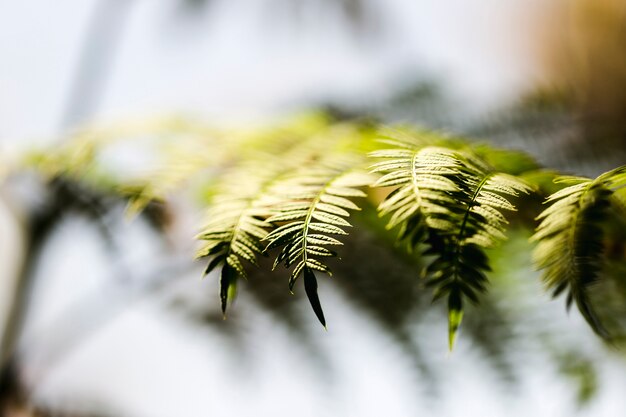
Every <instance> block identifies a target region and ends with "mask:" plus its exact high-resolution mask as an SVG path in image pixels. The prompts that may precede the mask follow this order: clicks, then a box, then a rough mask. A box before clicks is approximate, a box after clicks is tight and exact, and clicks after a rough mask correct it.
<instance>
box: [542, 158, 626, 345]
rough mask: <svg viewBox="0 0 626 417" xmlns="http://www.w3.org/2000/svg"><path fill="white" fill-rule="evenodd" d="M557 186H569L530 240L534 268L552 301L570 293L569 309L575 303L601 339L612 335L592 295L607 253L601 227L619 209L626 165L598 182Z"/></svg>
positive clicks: (551, 200)
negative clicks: (613, 208)
mask: <svg viewBox="0 0 626 417" xmlns="http://www.w3.org/2000/svg"><path fill="white" fill-rule="evenodd" d="M555 182H556V183H561V184H566V185H567V186H566V187H565V188H563V189H561V190H560V191H557V192H556V193H554V194H552V195H551V196H549V197H548V198H547V200H546V204H549V205H550V206H549V207H548V208H547V209H545V210H544V211H543V212H542V213H541V214H540V215H539V216H538V217H537V220H539V221H540V223H539V226H538V227H537V230H536V232H535V234H534V235H533V237H532V238H531V240H533V241H536V242H537V246H536V248H535V251H534V261H535V263H536V265H537V266H538V267H539V268H540V269H543V270H544V272H543V280H544V282H545V284H546V286H547V287H548V288H549V289H551V290H552V294H553V296H554V297H556V296H558V295H559V294H561V293H562V292H563V291H565V290H568V295H567V301H566V305H567V306H568V308H569V307H570V306H571V304H572V303H573V302H576V306H577V307H578V309H579V310H580V313H581V314H582V316H583V317H584V318H585V320H586V321H587V323H589V325H590V326H591V328H592V329H593V330H594V332H596V333H597V334H598V335H599V336H601V337H603V338H608V337H609V333H608V331H607V330H606V329H605V327H604V326H603V324H602V323H601V321H600V319H599V317H598V316H597V315H596V313H595V311H594V308H593V306H592V303H591V300H590V297H589V293H588V290H589V288H590V287H591V286H592V285H593V284H594V283H596V282H597V281H598V280H599V277H600V272H601V269H602V261H603V254H604V247H603V236H604V233H603V228H602V226H603V222H604V220H605V219H606V217H607V214H608V208H609V207H610V206H611V205H612V204H619V203H618V200H617V199H615V197H619V192H620V190H621V189H623V187H624V186H626V166H623V167H620V168H617V169H614V170H612V171H609V172H606V173H604V174H602V175H600V176H599V177H597V178H596V179H595V180H592V179H589V178H583V177H572V176H561V177H557V178H556V179H555Z"/></svg>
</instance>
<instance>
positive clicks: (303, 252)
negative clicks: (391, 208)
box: [265, 162, 372, 326]
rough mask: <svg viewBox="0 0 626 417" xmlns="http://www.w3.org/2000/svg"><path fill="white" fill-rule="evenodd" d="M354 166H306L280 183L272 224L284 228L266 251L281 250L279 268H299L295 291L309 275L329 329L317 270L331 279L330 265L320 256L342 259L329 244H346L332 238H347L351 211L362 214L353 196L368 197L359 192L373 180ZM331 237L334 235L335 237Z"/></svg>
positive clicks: (311, 294)
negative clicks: (320, 298)
mask: <svg viewBox="0 0 626 417" xmlns="http://www.w3.org/2000/svg"><path fill="white" fill-rule="evenodd" d="M353 165H354V163H353V162H342V163H335V164H333V163H328V164H327V165H326V166H318V167H316V168H303V169H301V170H299V171H298V172H296V173H294V174H293V176H292V177H291V178H288V179H286V180H284V181H282V182H281V183H279V184H277V185H276V186H275V187H274V188H273V191H274V193H275V195H276V196H277V198H278V200H279V201H280V202H279V203H277V204H275V205H274V206H273V210H274V214H273V215H272V216H270V217H269V218H268V219H267V221H268V222H270V223H273V224H281V225H280V226H279V227H278V228H276V229H275V230H273V231H272V232H271V233H269V234H268V236H267V237H266V238H265V240H266V241H267V242H268V243H267V245H266V249H265V250H271V249H274V248H278V247H281V248H282V249H281V251H280V253H279V254H278V256H277V257H276V260H275V262H274V267H276V266H278V265H279V264H281V263H283V264H284V265H285V266H286V267H290V266H292V265H295V266H294V269H293V270H292V272H291V276H290V279H289V289H290V291H293V287H294V285H295V283H296V280H297V279H298V278H299V277H300V275H302V274H304V286H305V291H306V294H307V297H308V299H309V302H310V303H311V306H312V307H313V311H314V312H315V314H316V316H317V318H318V319H319V321H320V322H321V323H322V325H324V326H326V320H325V318H324V313H323V311H322V307H321V304H320V301H319V298H318V295H317V280H316V277H315V273H314V271H318V272H323V273H326V274H328V275H331V270H330V268H328V266H327V265H326V264H325V263H324V262H323V261H321V260H320V259H318V258H322V259H323V258H328V257H334V256H336V255H337V253H336V252H334V251H332V250H330V249H329V248H327V246H333V245H341V244H342V243H341V241H340V240H338V239H336V238H335V237H333V236H341V235H347V232H346V231H345V228H347V227H350V226H351V225H350V222H348V221H347V220H346V218H348V217H349V216H350V212H349V211H350V210H359V207H358V205H356V204H355V203H354V202H353V201H352V200H351V199H350V198H357V197H364V196H365V195H366V194H365V193H364V192H363V191H361V190H360V189H359V188H361V187H364V186H367V185H369V184H371V182H372V176H371V175H368V174H366V173H364V172H360V171H359V170H358V169H353ZM331 235H332V236H331Z"/></svg>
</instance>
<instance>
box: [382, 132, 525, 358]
mask: <svg viewBox="0 0 626 417" xmlns="http://www.w3.org/2000/svg"><path fill="white" fill-rule="evenodd" d="M396 144H397V145H398V146H402V147H401V148H399V149H395V150H394V149H387V150H382V151H376V152H372V153H371V156H373V157H377V158H385V159H386V161H383V162H379V163H376V164H374V165H373V167H372V170H373V171H374V172H382V173H384V175H383V176H382V177H381V178H380V179H379V180H378V182H377V183H376V184H375V185H376V186H379V187H396V188H395V189H394V190H393V191H392V192H391V194H390V195H389V196H388V197H387V198H386V199H385V200H384V201H383V202H382V203H381V204H380V206H379V212H380V215H381V216H384V215H389V216H390V217H389V220H388V224H387V227H388V228H390V229H391V228H394V227H397V226H399V229H400V231H399V240H401V241H404V242H406V243H407V247H408V249H409V250H411V249H412V248H413V247H415V246H417V245H419V244H422V243H425V244H426V245H427V246H428V249H427V250H426V251H425V252H424V254H425V255H432V256H434V257H435V260H434V261H433V262H432V263H431V264H430V265H429V266H428V267H427V269H426V272H427V275H428V277H429V280H428V284H429V285H431V286H433V287H435V289H434V298H435V299H438V298H442V297H447V298H448V322H449V325H448V327H449V345H450V349H452V347H453V345H454V342H455V339H456V333H457V330H458V327H459V326H460V324H461V321H462V318H463V298H468V299H470V300H471V301H473V302H477V301H478V296H477V293H479V292H482V291H484V290H485V284H486V282H487V278H486V276H485V272H486V271H488V270H489V266H488V263H487V257H486V255H485V253H484V248H488V247H492V246H493V245H495V244H496V243H498V242H499V241H501V240H502V239H504V238H505V235H504V230H505V225H506V223H507V221H506V218H505V217H504V215H503V214H502V211H504V210H507V211H512V210H515V206H514V205H513V204H512V203H511V202H510V201H509V198H510V197H515V196H517V195H518V194H519V193H528V192H530V187H529V186H528V185H526V184H525V183H524V182H522V181H521V180H519V179H517V178H516V177H513V176H511V175H507V174H504V173H498V172H495V171H494V169H493V168H491V167H490V166H489V165H488V164H487V163H486V162H485V161H483V160H482V159H481V158H479V157H478V156H476V155H473V154H469V153H462V152H460V151H456V150H451V149H447V148H442V147H419V146H417V147H416V146H415V145H414V144H412V143H407V144H401V143H400V142H396Z"/></svg>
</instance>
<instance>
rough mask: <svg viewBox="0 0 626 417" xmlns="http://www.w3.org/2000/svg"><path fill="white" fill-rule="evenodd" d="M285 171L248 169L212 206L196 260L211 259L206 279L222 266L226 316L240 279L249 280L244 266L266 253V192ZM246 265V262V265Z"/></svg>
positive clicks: (226, 186)
mask: <svg viewBox="0 0 626 417" xmlns="http://www.w3.org/2000/svg"><path fill="white" fill-rule="evenodd" d="M283 172H284V171H283V170H280V169H277V168H274V169H272V168H271V167H264V168H263V167H252V166H251V167H248V169H241V170H240V171H239V172H238V175H236V174H231V176H230V178H229V180H228V181H226V183H225V184H222V186H223V187H224V189H223V190H222V193H218V197H216V198H215V200H214V201H213V202H212V205H211V206H210V208H209V210H208V213H207V218H208V222H207V224H206V225H205V226H204V229H203V230H202V231H201V232H200V233H199V234H198V236H197V238H198V239H201V240H203V241H205V243H204V245H203V247H202V248H201V249H200V251H199V252H198V253H197V258H203V257H210V258H211V261H210V262H209V264H208V266H207V268H206V271H205V275H206V274H208V273H209V272H211V271H212V270H213V269H215V268H217V267H218V266H221V267H222V269H221V277H220V300H221V308H222V312H223V313H224V314H226V307H227V304H228V301H229V300H232V299H233V298H234V297H235V294H236V288H237V279H238V277H244V278H246V277H247V274H246V269H245V266H244V263H245V262H247V263H250V264H253V265H255V266H256V265H257V261H256V257H257V255H259V254H261V253H262V252H263V249H264V244H263V243H262V240H263V239H264V238H265V237H266V236H267V233H268V231H267V229H270V228H272V224H271V223H269V222H267V221H266V220H265V219H266V218H267V217H268V216H269V215H270V209H269V208H268V206H267V204H266V200H265V198H266V197H265V192H266V191H267V189H268V188H269V187H270V186H271V184H272V183H273V181H275V180H276V179H277V178H279V177H280V175H281V174H282V173H283ZM244 261H245V262H244Z"/></svg>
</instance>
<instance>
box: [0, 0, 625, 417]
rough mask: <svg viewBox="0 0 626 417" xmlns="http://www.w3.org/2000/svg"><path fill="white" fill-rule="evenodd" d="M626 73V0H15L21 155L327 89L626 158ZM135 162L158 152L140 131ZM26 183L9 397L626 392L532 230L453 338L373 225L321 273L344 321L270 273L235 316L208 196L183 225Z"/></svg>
mask: <svg viewBox="0 0 626 417" xmlns="http://www.w3.org/2000/svg"><path fill="white" fill-rule="evenodd" d="M625 87H626V3H624V2H623V1H620V0H574V1H571V0H570V1H566V0H549V1H546V0H542V1H540V0H498V1H496V0H439V1H431V0H424V1H409V0H385V1H382V0H295V1H294V0H255V1H253V0H239V1H232V0H230V1H229V0H159V1H148V0H80V1H79V0H63V1H57V2H43V1H34V0H23V1H20V2H11V1H9V0H0V92H1V93H0V156H1V157H0V162H1V163H2V164H3V165H4V166H3V167H0V171H3V170H6V169H7V168H10V167H11V166H12V164H13V163H15V161H16V160H17V159H18V158H19V157H20V155H22V154H23V153H24V152H26V151H28V150H30V149H32V148H35V147H39V148H41V147H44V148H45V147H46V146H49V147H54V146H56V145H57V144H59V143H62V142H63V140H64V139H63V138H64V137H66V136H67V135H68V133H69V132H72V131H73V130H74V129H76V128H78V127H80V126H84V125H86V124H99V125H104V126H106V125H107V124H113V123H117V122H119V121H120V120H125V121H129V120H131V121H132V120H142V119H145V118H154V117H171V116H176V117H184V118H191V119H193V120H202V121H203V123H207V124H210V125H219V126H222V125H228V126H240V127H247V126H256V125H258V124H260V123H264V122H269V121H274V120H276V119H280V118H284V117H289V116H290V115H294V114H300V113H302V112H306V111H311V110H323V111H325V112H327V113H328V114H331V115H333V117H336V118H338V119H346V118H348V119H349V118H360V119H368V120H370V119H371V120H375V121H377V122H381V123H383V124H393V123H411V124H419V125H423V126H426V127H429V128H433V129H441V130H445V131H449V132H454V133H458V134H463V135H468V136H471V137H476V138H481V139H484V140H490V141H493V142H494V143H497V144H498V145H500V146H504V147H509V148H514V149H523V150H526V151H528V152H530V153H531V154H532V155H534V156H535V157H536V158H538V160H539V161H541V162H542V163H544V164H546V166H549V167H552V168H556V169H560V170H563V171H566V172H575V173H577V174H584V175H598V174H599V173H601V172H603V171H604V170H607V169H610V168H612V167H615V166H617V165H619V164H623V163H624V161H626V124H625V123H624V120H626V118H625V117H626V88H625ZM111 160H112V162H111V163H112V164H114V166H116V167H119V169H120V170H128V171H129V172H131V173H132V171H133V170H134V169H140V168H136V166H139V167H141V161H140V160H138V159H137V157H136V155H134V154H132V152H131V153H130V154H128V153H124V152H120V153H117V154H114V155H112V156H111ZM0 197H1V200H0V203H1V204H0V318H1V319H2V321H1V322H2V323H5V325H4V328H3V341H2V343H3V347H4V346H6V345H11V346H13V347H14V348H13V349H12V350H11V352H12V357H11V358H10V359H11V361H10V362H11V363H12V367H11V369H10V372H8V373H7V372H6V371H5V370H3V373H4V374H3V377H2V380H3V384H4V385H3V384H0V392H2V393H3V395H5V394H6V393H9V394H10V395H13V396H14V401H12V402H11V405H10V406H7V407H6V408H4V409H3V410H5V412H7V413H9V412H10V413H12V414H9V415H15V416H29V415H55V416H65V415H72V416H83V415H84V416H91V415H94V416H129V417H134V416H138V417H152V416H154V417H161V416H162V417H176V416H226V415H230V416H249V415H256V416H270V415H271V416H288V415H297V416H378V415H380V414H392V415H398V416H405V415H437V416H460V415H463V416H502V415H510V416H516V415H519V416H528V415H533V416H550V417H552V416H570V415H573V414H576V413H578V414H579V415H588V416H615V415H621V414H622V413H624V412H626V398H624V396H623V393H624V392H625V390H626V365H625V363H624V355H623V352H621V351H619V350H616V349H612V348H610V347H607V346H605V345H604V344H603V343H602V342H601V341H599V340H598V339H597V338H596V337H595V336H594V335H593V333H592V332H591V331H590V330H589V329H588V327H587V325H586V324H585V323H584V321H583V320H582V319H581V318H580V317H579V315H578V313H577V312H576V311H572V312H571V313H570V314H569V315H568V314H567V313H566V312H565V309H564V307H563V300H556V301H551V300H550V297H549V296H548V295H547V294H545V293H544V292H543V291H542V289H541V285H540V280H539V276H538V274H537V273H536V272H535V271H533V269H532V266H531V262H530V254H529V248H528V245H527V244H526V243H525V242H526V240H525V238H526V237H527V236H526V235H524V232H522V231H520V232H516V233H514V235H513V236H512V238H511V239H510V240H509V241H508V242H507V243H506V244H505V245H504V246H503V247H502V248H501V249H498V250H499V251H502V253H506V254H507V258H506V259H507V263H506V264H505V263H502V264H497V263H496V264H495V266H494V270H495V271H494V274H493V275H494V276H495V277H497V278H494V282H493V284H492V291H491V295H490V297H489V298H488V299H487V300H486V301H485V303H484V305H483V306H482V307H481V308H479V309H476V310H475V311H472V312H471V314H470V313H468V315H467V317H468V319H467V324H466V327H465V328H464V329H463V331H462V332H461V335H460V340H459V343H458V346H457V348H456V349H455V351H454V352H453V353H451V354H450V353H448V352H447V347H446V335H445V332H446V325H445V317H444V315H443V312H442V309H441V306H438V305H431V304H430V301H429V300H428V297H427V296H424V295H422V294H421V293H420V292H419V291H417V289H416V286H415V285H414V279H415V276H414V274H412V273H411V271H410V265H404V264H402V263H400V262H399V261H398V260H397V259H395V258H394V254H393V253H392V252H391V251H389V253H386V252H385V251H384V250H381V248H379V247H377V243H376V238H375V237H374V236H371V235H368V234H367V233H365V232H363V233H361V234H358V233H357V234H355V235H354V236H353V238H352V239H353V240H354V242H353V244H352V245H350V246H349V247H350V248H353V249H352V250H353V251H354V253H350V252H348V253H346V254H344V256H343V257H344V261H345V262H344V266H343V267H342V268H344V269H342V270H339V271H338V276H337V278H336V279H334V281H333V282H332V283H328V282H320V293H321V297H322V299H323V302H324V305H325V311H326V315H327V318H328V321H329V330H328V332H324V331H323V330H321V329H320V327H319V324H318V323H317V322H316V321H315V318H314V317H313V315H312V314H311V313H310V311H309V307H308V305H307V303H306V301H305V300H303V299H298V298H295V299H294V298H293V297H289V296H286V295H285V294H286V289H285V288H284V287H285V285H282V284H284V283H282V282H281V283H277V284H276V285H274V284H271V282H272V281H270V279H269V277H262V276H260V277H258V278H257V279H256V280H251V282H250V283H249V284H248V287H249V290H250V291H241V294H240V297H239V298H238V300H237V302H236V303H235V305H234V308H233V309H232V310H231V312H230V314H229V319H228V320H226V321H223V320H222V319H221V315H220V314H219V313H218V309H219V307H218V305H217V303H218V298H217V296H216V294H217V283H216V280H215V279H212V278H214V277H211V276H209V277H207V278H206V279H205V280H203V281H202V280H201V279H200V277H201V275H202V265H198V264H195V263H193V262H192V261H191V258H192V255H193V248H194V246H193V245H194V242H193V236H194V234H195V232H196V230H195V227H196V224H197V223H196V220H197V219H198V218H199V216H201V213H199V212H198V211H197V209H196V208H194V207H191V206H190V205H189V203H188V202H187V201H186V200H185V198H184V196H181V197H180V199H178V200H174V202H173V203H172V204H170V206H168V207H167V208H166V209H165V210H161V211H159V212H157V213H155V214H154V217H156V218H158V219H160V220H161V221H160V223H159V221H156V223H159V224H163V223H166V224H167V233H163V230H162V229H161V228H160V226H159V227H156V228H155V227H154V223H155V222H154V221H152V222H151V219H152V220H154V217H153V218H151V217H150V216H145V217H141V218H138V219H136V220H135V221H132V222H128V221H127V220H125V218H124V214H123V211H124V206H123V204H122V203H121V202H118V201H109V200H107V199H106V198H104V199H103V198H102V197H101V196H98V195H92V194H90V191H89V190H85V189H80V188H78V189H77V188H76V187H75V186H74V185H71V184H69V185H68V184H54V185H53V186H50V185H45V184H42V183H41V182H39V181H38V180H37V179H34V178H33V177H32V175H19V176H15V177H12V178H10V180H7V181H5V182H4V183H3V185H2V188H1V195H0ZM94 208H95V209H94ZM103 208H105V211H104V212H103V211H102V209H103ZM60 211H61V212H62V213H63V214H59V212H60ZM159 216H161V217H159ZM163 216H166V217H167V221H165V222H163V221H162V220H163ZM33 225H36V226H37V227H39V228H37V227H33ZM33 230H38V231H39V232H38V233H39V234H33V233H32V231H33ZM34 238H35V239H34ZM33 242H35V243H34V244H33ZM368 251H371V253H374V254H375V256H370V257H369V258H368V257H364V256H363V254H364V253H365V254H367V253H368ZM350 259H355V260H356V259H371V261H369V262H367V263H365V264H363V265H362V266H361V267H360V269H361V270H356V271H355V270H351V269H350V267H349V266H350V265H353V264H354V263H350ZM494 259H496V260H497V259H499V258H498V254H497V252H496V253H494ZM390 265H393V266H394V267H393V268H390V267H389V266H390ZM24 276H27V277H29V278H28V282H27V283H26V284H24V282H23V279H22V278H23V277H24ZM383 276H384V277H385V281H384V283H381V279H382V278H381V277H383ZM255 282H257V283H258V282H260V283H263V285H260V284H255ZM255 285H256V287H255ZM16 304H18V305H19V308H16ZM472 315H473V316H474V319H471V318H470V316H472ZM16 317H17V319H16ZM11 324H13V325H12V326H11ZM7 328H9V329H12V330H11V331H7V330H6V329H7ZM3 355H4V353H3ZM5 359H6V358H4V357H3V361H4V360H5ZM3 366H4V363H3ZM7 375H10V378H8V379H7V377H6V376H7ZM6 381H13V383H11V384H8V383H7V382H6ZM16 381H17V382H16ZM9 410H10V411H9ZM37 413H39V414H37Z"/></svg>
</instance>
